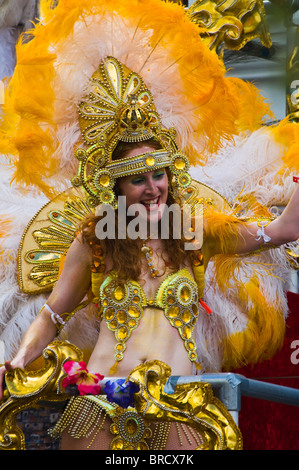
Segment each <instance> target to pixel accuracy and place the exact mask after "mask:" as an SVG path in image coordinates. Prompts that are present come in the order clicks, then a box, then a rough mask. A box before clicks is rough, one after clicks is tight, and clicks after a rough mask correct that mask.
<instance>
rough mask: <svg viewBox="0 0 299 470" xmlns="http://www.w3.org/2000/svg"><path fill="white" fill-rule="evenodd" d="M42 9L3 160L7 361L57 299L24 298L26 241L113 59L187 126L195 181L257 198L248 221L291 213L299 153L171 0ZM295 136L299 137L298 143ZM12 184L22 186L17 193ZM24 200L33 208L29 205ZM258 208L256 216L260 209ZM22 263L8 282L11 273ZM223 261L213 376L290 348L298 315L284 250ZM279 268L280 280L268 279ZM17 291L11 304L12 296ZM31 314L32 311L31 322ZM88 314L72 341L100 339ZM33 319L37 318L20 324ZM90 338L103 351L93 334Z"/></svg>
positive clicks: (202, 343) (211, 320)
mask: <svg viewBox="0 0 299 470" xmlns="http://www.w3.org/2000/svg"><path fill="white" fill-rule="evenodd" d="M41 7H42V20H41V22H40V23H39V24H37V25H36V27H35V28H34V30H33V31H31V32H30V34H31V35H32V39H31V40H30V41H29V42H23V41H19V43H18V45H17V65H16V69H15V73H14V76H13V77H12V79H11V81H10V83H9V86H8V87H7V90H6V95H5V106H4V115H3V120H2V125H1V129H0V146H1V149H2V150H1V151H2V153H3V154H4V155H5V158H6V161H7V162H8V163H9V164H10V166H11V168H12V170H10V174H8V173H7V174H6V175H5V176H3V179H4V181H3V184H4V185H5V187H6V193H5V194H8V196H7V201H5V204H4V205H3V208H2V209H1V219H2V221H3V230H2V232H3V234H4V235H3V237H2V242H1V249H2V252H1V253H2V260H4V262H3V263H2V267H1V269H3V274H2V278H3V279H5V282H6V283H8V284H6V285H7V289H6V291H5V290H3V291H2V293H1V294H0V302H1V303H2V305H3V310H2V313H1V317H0V320H1V327H2V335H1V341H5V348H6V355H7V357H9V356H10V355H11V354H12V352H13V350H14V347H15V345H16V344H17V343H18V342H19V340H20V337H21V335H22V333H23V332H24V330H25V329H26V327H27V325H28V323H29V321H30V319H31V318H32V317H34V316H35V315H36V313H37V311H38V310H39V307H40V305H41V304H42V303H43V300H44V295H45V294H40V295H37V296H34V297H31V296H30V297H28V296H26V295H24V294H22V293H20V292H19V291H18V287H17V283H16V276H15V275H14V273H15V272H16V264H17V260H16V257H17V251H18V246H19V242H20V239H21V236H22V233H23V231H24V230H25V228H26V224H28V223H29V221H30V219H31V217H32V216H33V215H34V212H35V211H36V210H38V209H39V208H37V205H38V204H39V203H40V207H41V206H42V205H43V204H44V203H46V202H48V201H50V200H52V199H53V198H54V197H55V196H57V195H59V194H60V193H61V192H62V191H65V190H66V189H67V188H68V187H69V186H70V179H71V178H72V176H74V175H75V174H76V173H77V162H76V159H75V158H74V156H73V155H74V147H76V146H77V145H78V144H79V143H80V138H81V136H80V129H79V124H78V119H77V105H78V103H79V102H80V101H81V99H82V98H83V96H84V95H85V94H86V91H87V88H86V87H87V83H88V80H89V79H90V77H91V76H92V74H93V73H94V72H95V70H96V69H97V68H98V65H99V63H100V61H101V60H102V59H103V58H105V57H106V56H108V55H110V56H115V57H116V58H117V59H118V60H119V61H121V62H123V63H124V64H125V65H127V66H128V67H129V68H131V69H132V70H134V71H136V72H137V73H139V74H140V75H141V76H142V78H143V79H144V81H145V83H146V84H147V86H148V87H149V89H150V90H151V92H152V95H153V97H154V100H155V105H156V109H157V111H158V113H159V115H160V117H161V120H162V123H163V124H164V126H165V127H168V128H169V127H174V128H175V129H176V131H177V141H178V144H179V146H180V147H181V148H182V150H184V151H185V152H186V153H187V154H188V156H189V158H190V161H191V164H192V165H193V170H192V171H193V176H194V177H195V178H196V179H197V180H200V181H202V182H203V183H205V184H207V185H208V186H211V187H213V188H214V189H216V190H217V191H219V192H221V193H222V194H223V195H224V196H225V197H226V198H227V199H229V200H231V201H235V200H236V198H237V197H238V196H239V193H240V192H241V191H243V192H244V195H245V198H243V201H244V200H246V201H247V206H244V210H243V215H248V214H249V215H252V212H253V211H254V208H255V207H259V209H261V208H263V211H264V212H267V211H266V209H264V204H266V205H267V204H268V203H269V202H270V203H271V204H272V203H273V201H275V203H276V204H279V203H281V201H282V198H284V200H285V196H286V195H289V194H290V189H289V188H290V184H289V182H290V171H291V170H290V167H292V166H293V162H294V155H295V152H296V148H297V147H296V146H298V136H297V134H298V132H297V128H296V126H295V128H294V126H293V125H291V124H289V123H287V122H286V123H282V124H281V125H280V126H279V128H275V129H272V128H268V127H267V128H265V127H262V125H263V124H264V122H265V120H267V117H269V116H270V117H271V116H272V113H271V110H270V109H269V107H268V105H267V104H266V103H265V102H264V100H262V99H261V98H260V96H259V94H258V93H257V90H256V89H255V88H254V87H253V86H252V85H250V84H247V83H244V82H242V81H241V80H238V79H232V78H227V77H226V76H225V68H224V65H223V63H222V61H221V60H220V59H219V57H218V56H217V55H215V54H214V53H212V52H210V51H209V50H208V48H207V46H206V45H205V44H204V43H203V42H202V41H201V38H200V33H201V31H200V29H199V28H198V27H197V26H196V25H195V24H193V23H192V22H191V21H190V19H189V18H188V17H187V15H185V12H184V8H183V7H181V6H179V5H177V4H173V3H171V2H167V1H166V2H164V1H161V0H146V1H144V0H132V1H130V2H124V1H123V0H114V1H113V2H111V1H110V0H95V1H93V2H90V1H89V0H81V1H80V2H78V1H77V0H61V1H59V2H58V5H57V7H56V8H55V10H53V9H52V2H51V1H50V0H47V1H43V2H42V4H41ZM285 129H287V132H288V133H289V135H292V139H291V144H292V145H291V146H290V145H289V143H290V139H285V137H284V132H285ZM295 129H296V130H295ZM257 141H259V145H258V144H257ZM256 151H258V152H257V153H256ZM261 154H262V156H263V158H262V159H260V156H261ZM256 155H258V157H256ZM255 158H256V160H255ZM283 159H284V160H283ZM252 162H253V163H252ZM256 162H258V168H257V166H256ZM283 163H285V167H283ZM231 168H233V171H231ZM244 168H246V171H244ZM248 174H249V175H250V178H249V177H248ZM274 176H275V178H273V177H274ZM271 178H273V180H272V182H273V181H275V183H276V184H277V187H279V189H280V191H279V192H278V193H277V191H276V193H275V187H273V185H271V184H270V181H271ZM9 180H13V181H14V183H13V186H12V187H9V186H8V184H7V182H8V181H9ZM269 187H270V188H271V191H270V194H269V192H268V189H269ZM276 189H277V188H276ZM10 190H11V191H13V195H14V196H13V198H11V196H10V195H9V191H10ZM24 190H25V193H23V192H22V191H24ZM14 191H15V192H14ZM20 192H21V193H20ZM20 194H22V198H23V203H24V206H23V208H22V207H21V206H18V198H19V197H21V196H20ZM37 194H39V195H40V199H37ZM277 194H279V197H280V200H278V199H279V198H277V196H276V195H277ZM272 196H273V197H274V196H275V197H274V199H273V197H272ZM250 198H251V199H250ZM252 200H254V202H255V206H254V207H252V206H251V205H250V204H249V205H248V201H252ZM8 201H10V202H12V203H14V201H15V206H14V207H13V208H12V209H11V212H12V213H11V214H9V213H8V211H7V210H5V206H7V207H9V204H8ZM30 201H31V204H32V205H30ZM239 202H240V199H239V200H238V203H239ZM12 205H13V204H12ZM24 207H26V211H24ZM20 216H22V217H21V218H20ZM7 221H9V222H7ZM5 233H6V235H5ZM10 254H11V258H10V265H9V266H10V267H9V272H10V275H9V276H7V273H6V272H5V268H4V266H5V263H7V261H6V260H7V259H8V257H9V256H10ZM220 261H221V260H220ZM220 261H219V259H218V260H215V262H214V263H210V265H209V266H208V270H207V280H208V282H207V286H206V293H205V296H206V299H207V303H208V304H209V305H210V306H211V308H212V310H213V314H212V315H210V316H209V317H207V318H206V317H202V318H201V320H200V321H199V322H198V329H197V334H198V345H199V349H200V351H199V352H200V357H201V360H202V363H203V367H204V368H203V370H219V369H220V368H221V367H222V366H223V365H225V366H226V367H230V366H231V365H234V366H235V365H236V364H238V363H243V362H244V361H245V362H246V361H248V360H249V361H257V360H259V359H260V358H261V357H262V354H263V352H262V351H263V350H264V349H267V348H268V346H269V345H270V344H272V341H273V336H275V337H277V341H276V344H275V346H276V347H277V344H278V343H279V342H280V341H281V337H282V335H283V333H282V332H283V319H284V318H285V317H286V315H287V306H286V300H285V289H286V286H287V284H286V283H284V282H283V281H281V279H280V278H282V279H286V280H288V277H289V275H290V267H289V264H288V262H287V260H286V257H285V251H284V249H281V250H276V251H275V252H273V253H272V251H271V252H269V253H268V254H267V253H262V254H259V255H255V256H254V257H253V259H251V258H245V259H244V260H243V261H242V262H238V263H237V261H235V260H229V259H226V260H224V259H222V261H223V262H220ZM269 264H270V265H271V274H272V276H271V277H270V276H268V277H267V276H265V270H266V271H269V270H270V268H269V267H268V265H269ZM216 268H217V269H216ZM268 268H269V269H268ZM224 279H225V280H226V281H227V284H226V287H225V288H224V287H223V286H224V283H223V280H224ZM228 284H229V285H230V287H229V288H227V286H228ZM237 287H239V288H241V290H238V291H237ZM8 290H9V292H11V295H10V296H8V297H7V296H5V292H8ZM215 292H216V294H217V296H216V295H215ZM10 302H11V305H12V308H11V309H10V310H9V312H10V313H9V314H8V309H7V306H8V304H10ZM24 305H25V306H26V309H28V310H30V313H25V307H24ZM270 305H272V307H273V306H274V307H273V308H272V311H270V310H269V308H270ZM261 306H262V308H261ZM266 306H267V308H268V311H267V309H266V310H264V307H266ZM23 307H24V308H23ZM266 311H267V312H268V313H269V317H267V315H268V313H267V315H266V314H265V313H264V312H266ZM86 315H87V317H86V316H84V315H83V316H81V315H78V318H83V320H76V319H74V320H73V321H72V324H70V326H69V328H68V333H69V335H70V336H69V339H70V340H73V338H74V336H73V334H74V332H75V331H76V322H77V321H83V322H85V325H86V326H85V327H86V328H89V330H88V331H91V329H92V328H93V326H94V323H93V322H94V317H92V315H89V313H86ZM22 316H24V317H26V321H24V322H23V321H20V319H21V318H22ZM91 318H92V320H91ZM267 318H268V319H269V320H268V321H267ZM27 319H29V320H27ZM270 319H273V320H274V319H275V321H273V322H272V321H270ZM87 320H88V321H87ZM87 337H88V341H89V340H90V344H91V347H92V342H93V341H94V337H93V335H92V333H90V335H89V334H88V335H87ZM257 337H258V347H257V348H256V349H255V350H254V351H252V350H251V351H250V347H249V345H250V344H252V343H251V342H250V341H251V339H253V338H257ZM77 341H79V338H75V340H74V342H77ZM77 344H78V343H77Z"/></svg>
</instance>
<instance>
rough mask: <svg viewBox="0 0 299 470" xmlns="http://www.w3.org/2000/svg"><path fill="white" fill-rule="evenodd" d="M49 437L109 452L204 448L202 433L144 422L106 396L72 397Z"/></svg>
mask: <svg viewBox="0 0 299 470" xmlns="http://www.w3.org/2000/svg"><path fill="white" fill-rule="evenodd" d="M49 434H50V435H51V436H52V437H53V438H54V439H55V438H56V439H57V438H60V437H61V436H63V435H64V436H65V435H66V434H68V437H67V438H66V440H67V441H68V442H70V441H71V442H75V441H74V439H75V440H77V441H78V442H77V443H76V444H77V445H76V447H80V448H83V449H84V448H85V449H86V450H88V449H97V448H98V447H101V448H103V447H104V446H105V444H106V446H107V448H106V449H107V450H108V449H109V450H165V449H172V450H179V449H181V450H183V449H186V448H187V449H197V448H200V447H201V446H202V444H203V437H202V435H201V433H200V432H198V431H197V430H196V429H193V428H192V427H191V426H188V425H186V424H185V423H180V422H171V421H154V422H153V421H150V420H147V419H144V418H143V417H142V416H141V415H140V414H139V413H138V412H137V411H136V409H135V408H134V407H129V408H126V409H124V408H122V407H120V406H119V405H117V404H115V403H111V402H109V401H108V400H107V399H106V397H105V396H104V395H100V396H94V395H86V396H76V397H72V398H71V399H70V400H69V402H68V404H67V406H66V409H65V411H64V413H63V414H62V416H61V418H60V420H59V421H58V422H57V424H56V425H55V427H54V428H52V429H51V430H50V431H49ZM107 439H108V440H107ZM79 440H80V441H81V443H79ZM69 445H70V444H69Z"/></svg>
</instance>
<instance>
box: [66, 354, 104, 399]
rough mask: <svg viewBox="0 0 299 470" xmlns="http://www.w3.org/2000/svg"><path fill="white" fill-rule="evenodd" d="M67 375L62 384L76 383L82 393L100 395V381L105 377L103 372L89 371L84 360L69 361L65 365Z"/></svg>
mask: <svg viewBox="0 0 299 470" xmlns="http://www.w3.org/2000/svg"><path fill="white" fill-rule="evenodd" d="M63 368H64V370H65V372H66V373H67V377H65V378H64V379H63V381H62V386H63V387H64V388H66V387H67V386H68V385H71V384H76V385H77V387H78V390H79V393H80V395H88V394H89V395H98V394H99V393H100V390H101V386H100V381H101V380H102V379H103V378H104V376H103V375H101V374H92V373H91V372H88V370H87V367H86V363H85V362H84V361H81V362H75V361H68V362H66V363H65V364H64V365H63Z"/></svg>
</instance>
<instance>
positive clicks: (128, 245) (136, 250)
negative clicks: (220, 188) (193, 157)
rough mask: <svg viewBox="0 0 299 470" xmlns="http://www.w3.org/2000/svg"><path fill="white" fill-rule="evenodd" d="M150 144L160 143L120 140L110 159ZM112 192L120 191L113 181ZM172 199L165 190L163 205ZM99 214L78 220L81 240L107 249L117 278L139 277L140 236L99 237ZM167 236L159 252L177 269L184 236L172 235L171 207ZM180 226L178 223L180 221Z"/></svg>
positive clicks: (118, 157)
mask: <svg viewBox="0 0 299 470" xmlns="http://www.w3.org/2000/svg"><path fill="white" fill-rule="evenodd" d="M145 143H146V145H148V146H150V147H152V148H154V149H157V150H158V149H160V148H161V145H160V143H159V142H157V141H156V140H154V139H151V140H148V141H146V142H140V143H134V144H132V143H120V144H118V146H117V147H116V150H115V151H114V153H113V160H118V159H121V158H125V157H126V156H127V154H128V152H129V151H130V150H132V148H133V146H134V148H136V147H137V148H139V147H142V146H144V144H145ZM114 190H115V195H116V197H117V196H119V195H120V191H119V188H118V185H117V183H116V185H115V188H114ZM173 203H175V200H174V198H173V196H172V194H171V192H170V191H169V193H168V199H167V205H168V206H171V205H172V204H173ZM102 217H103V216H95V215H91V216H89V217H87V218H86V219H85V220H84V221H83V223H82V224H81V228H80V230H81V233H82V237H83V241H84V242H85V243H88V244H90V245H91V246H92V247H99V246H100V247H101V249H102V250H103V252H104V256H105V254H107V253H109V257H110V258H111V259H112V264H113V271H115V272H116V274H117V276H118V278H119V280H127V279H131V280H135V281H137V280H138V279H139V278H140V274H141V251H140V248H141V243H142V242H141V241H140V240H132V239H130V238H129V237H128V236H127V238H125V239H121V238H117V237H115V238H113V239H108V238H105V239H103V240H99V239H98V238H97V237H96V233H95V232H96V230H95V229H96V224H97V223H98V222H99V220H101V218H102ZM168 221H169V238H168V239H167V240H162V242H163V245H164V246H163V253H164V256H165V260H166V261H168V263H170V266H171V268H172V269H173V270H174V271H176V270H178V269H180V267H181V266H182V265H183V264H184V261H185V259H186V252H185V250H184V248H183V245H184V241H185V239H184V237H183V235H182V237H181V238H175V237H174V236H173V222H174V217H173V214H172V211H169V218H168ZM160 224H163V217H162V220H161V221H160ZM181 226H182V225H181ZM115 227H118V211H117V209H116V210H115Z"/></svg>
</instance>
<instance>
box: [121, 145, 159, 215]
mask: <svg viewBox="0 0 299 470" xmlns="http://www.w3.org/2000/svg"><path fill="white" fill-rule="evenodd" d="M153 151H154V149H153V148H152V147H148V146H147V145H144V146H143V147H141V148H138V149H137V148H135V149H132V150H131V151H130V152H129V153H128V154H127V155H126V157H133V156H135V155H140V154H141V153H147V152H153ZM118 186H119V189H120V192H121V195H122V196H125V197H126V207H127V208H129V207H130V206H131V205H133V204H141V205H142V206H143V208H145V209H146V216H147V222H150V221H151V220H152V221H155V222H157V221H159V220H161V217H162V215H163V208H164V207H165V204H166V201H167V198H168V176H167V173H166V170H165V168H161V169H158V170H155V171H149V172H146V173H141V174H139V175H131V176H126V177H124V178H120V179H119V183H118Z"/></svg>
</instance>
